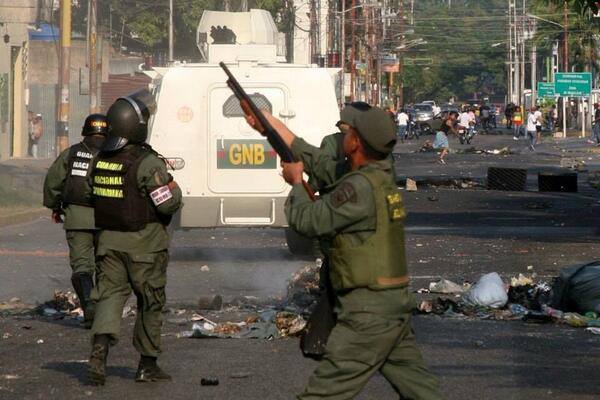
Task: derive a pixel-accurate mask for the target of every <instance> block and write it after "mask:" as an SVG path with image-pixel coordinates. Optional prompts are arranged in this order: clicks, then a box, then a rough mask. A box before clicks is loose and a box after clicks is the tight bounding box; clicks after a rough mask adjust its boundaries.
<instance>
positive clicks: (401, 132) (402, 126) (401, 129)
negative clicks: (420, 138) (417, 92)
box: [396, 109, 409, 140]
mask: <svg viewBox="0 0 600 400" xmlns="http://www.w3.org/2000/svg"><path fill="white" fill-rule="evenodd" d="M408 120H409V116H408V114H407V113H406V111H405V110H404V109H402V110H400V112H399V113H398V117H397V118H396V123H397V126H398V131H397V133H398V136H399V137H400V139H402V140H404V139H405V138H406V136H407V133H408V130H407V129H408Z"/></svg>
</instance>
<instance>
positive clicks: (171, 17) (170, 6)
mask: <svg viewBox="0 0 600 400" xmlns="http://www.w3.org/2000/svg"><path fill="white" fill-rule="evenodd" d="M225 7H226V10H225V11H229V10H228V8H229V2H228V1H226V2H225ZM173 60H174V57H173V0H169V63H172V62H173Z"/></svg>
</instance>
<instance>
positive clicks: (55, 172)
mask: <svg viewBox="0 0 600 400" xmlns="http://www.w3.org/2000/svg"><path fill="white" fill-rule="evenodd" d="M68 162H69V149H66V150H64V151H63V152H62V153H60V155H59V156H58V158H57V159H56V160H54V162H53V163H52V165H51V166H50V168H48V172H47V173H46V178H45V179H44V207H48V208H49V209H51V210H58V209H60V207H61V201H62V191H63V188H64V186H65V181H66V179H67V172H68V169H69V165H68Z"/></svg>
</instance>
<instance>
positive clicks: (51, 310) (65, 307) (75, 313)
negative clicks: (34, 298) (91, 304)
mask: <svg viewBox="0 0 600 400" xmlns="http://www.w3.org/2000/svg"><path fill="white" fill-rule="evenodd" d="M37 312H38V314H41V315H43V316H45V317H54V318H64V317H72V318H79V319H83V310H82V308H81V305H80V304H79V299H78V298H77V295H76V294H75V293H73V292H71V291H70V290H67V291H62V290H55V291H54V297H53V299H52V300H50V301H47V302H45V303H44V304H41V305H39V306H38V307H37Z"/></svg>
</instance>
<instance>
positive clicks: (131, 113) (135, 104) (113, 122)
mask: <svg viewBox="0 0 600 400" xmlns="http://www.w3.org/2000/svg"><path fill="white" fill-rule="evenodd" d="M155 110H156V102H155V100H154V96H152V94H151V93H150V92H149V91H148V90H146V89H142V90H139V91H137V92H135V93H132V94H130V95H128V96H126V97H119V98H118V99H117V101H115V102H114V103H113V104H112V105H111V106H110V108H109V109H108V112H107V113H106V117H107V118H108V138H107V139H106V141H105V142H104V145H103V146H102V151H115V150H119V149H121V148H123V147H124V146H125V145H126V144H128V143H143V142H145V141H146V138H147V137H148V120H149V119H150V116H151V115H152V114H153V113H154V111H155Z"/></svg>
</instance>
